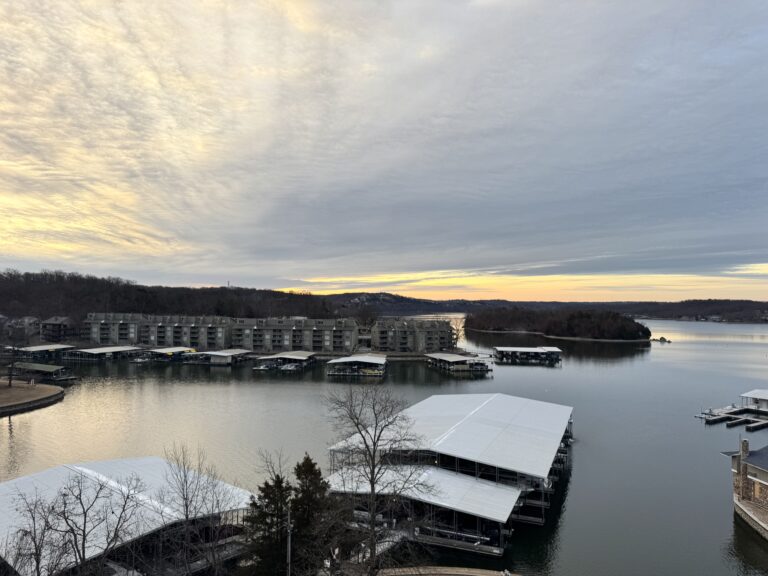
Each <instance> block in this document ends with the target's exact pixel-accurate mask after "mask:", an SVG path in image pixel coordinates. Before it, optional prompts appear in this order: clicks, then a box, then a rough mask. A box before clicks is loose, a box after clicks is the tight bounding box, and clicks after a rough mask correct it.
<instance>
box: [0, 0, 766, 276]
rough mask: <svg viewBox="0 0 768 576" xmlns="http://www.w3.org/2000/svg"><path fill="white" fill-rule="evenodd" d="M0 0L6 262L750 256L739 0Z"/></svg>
mask: <svg viewBox="0 0 768 576" xmlns="http://www.w3.org/2000/svg"><path fill="white" fill-rule="evenodd" d="M3 10H4V11H5V13H4V14H3V16H4V18H2V21H3V23H2V24H0V55H1V56H2V58H0V62H1V63H0V102H2V104H0V111H2V113H3V119H0V158H3V159H5V160H6V162H7V163H6V164H2V163H0V202H2V201H3V198H5V203H4V204H0V207H3V208H6V209H7V207H8V206H14V207H15V209H16V210H18V213H19V215H20V216H19V218H18V220H19V221H18V222H15V223H13V224H10V223H8V222H6V223H2V219H0V241H2V242H3V244H5V246H0V253H2V254H5V256H4V257H5V259H6V260H7V261H8V262H9V263H16V264H18V265H19V266H21V267H28V268H35V267H37V266H42V265H46V266H48V265H52V266H53V267H68V268H80V269H86V270H91V271H95V272H100V273H101V272H104V271H109V272H110V273H115V274H122V275H126V276H130V277H134V278H137V279H139V280H143V281H158V282H169V283H186V282H193V283H221V282H222V281H225V280H226V279H232V280H233V281H236V282H238V283H240V284H252V285H257V284H258V285H262V286H285V285H287V284H292V285H296V282H287V280H288V279H291V280H294V279H295V280H297V281H298V280H299V279H302V278H311V277H313V276H340V275H353V274H374V273H387V272H419V271H425V270H473V271H483V273H487V274H500V273H504V272H511V273H522V274H528V275H536V274H552V273H557V274H567V273H571V274H583V273H590V274H596V273H617V274H622V273H688V274H719V273H722V272H723V271H725V270H728V269H731V268H733V267H736V266H739V265H744V264H750V263H759V262H768V244H767V243H766V242H765V222H766V218H767V217H768V191H767V190H766V181H767V180H768V168H767V167H766V164H765V162H764V158H765V155H766V146H767V145H766V140H765V137H764V135H765V134H766V133H767V132H768V111H767V110H766V108H765V105H764V103H765V101H766V99H768V68H766V67H765V66H764V61H765V56H766V54H768V32H767V31H766V30H765V27H764V25H763V24H764V23H765V22H766V19H767V17H768V7H766V5H765V4H764V3H763V2H759V1H757V0H754V1H746V2H740V3H738V4H733V3H719V2H706V3H705V4H703V5H702V4H701V3H699V2H690V1H681V2H676V3H672V4H670V3H669V2H665V1H662V0H650V1H648V2H642V3H627V2H622V3H606V2H597V1H595V2H581V3H573V2H568V1H565V0H560V1H552V2H529V1H525V0H519V1H513V2H479V3H478V2H454V3H444V2H437V1H435V2H419V3H414V2H409V1H405V0H403V1H400V2H388V3H380V2H355V3H352V2H323V3H320V2H318V3H311V2H296V3H286V4H285V5H277V4H273V3H270V2H254V3H251V2H244V3H237V2H236V3H222V4H221V5H215V4H210V5H206V6H196V5H193V4H190V3H186V2H168V3H165V2H164V3H162V4H157V3H141V2H136V3H121V2H114V3H113V4H108V5H106V7H104V8H97V7H94V6H93V5H91V4H89V3H83V4H82V6H81V5H78V3H76V2H75V3H68V4H61V3H56V2H50V3H45V2H42V3H41V2H23V1H20V2H14V3H12V5H11V4H9V5H7V6H6V7H4V8H3ZM41 216H44V217H45V218H44V219H42V220H40V217H41ZM50 218H59V225H57V226H56V227H55V229H54V230H51V231H48V232H46V231H45V230H42V231H41V230H40V226H42V225H44V224H41V222H43V223H44V222H45V221H46V219H50ZM11 225H12V226H13V229H12V230H11ZM4 226H6V227H7V230H6V231H5V235H3V227H4ZM11 237H13V238H16V239H20V240H21V241H20V242H15V243H14V245H10V238H11ZM59 245H61V246H64V248H60V249H59V248H56V246H59ZM66 246H69V247H68V248H67V247H66ZM36 247H39V248H40V250H37V249H36ZM57 250H58V252H57ZM542 263H543V265H542ZM459 284H460V283H459Z"/></svg>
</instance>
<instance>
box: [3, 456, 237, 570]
mask: <svg viewBox="0 0 768 576" xmlns="http://www.w3.org/2000/svg"><path fill="white" fill-rule="evenodd" d="M168 470H169V464H168V462H167V461H166V460H164V459H162V458H156V457H147V458H127V459H122V460H106V461H100V462H86V463H82V464H67V465H64V466H57V467H55V468H49V469H48V470H44V471H42V472H38V473H36V474H30V475H29V476H24V477H22V478H17V479H15V480H9V481H7V482H3V483H0V510H2V514H0V541H5V539H6V537H12V536H13V534H14V533H15V532H16V530H18V529H19V527H21V526H22V525H23V523H24V516H23V515H22V514H21V513H20V512H19V510H17V507H18V494H19V493H20V492H21V493H24V494H28V495H30V496H32V495H34V493H35V491H37V492H38V493H39V494H40V496H41V497H42V498H44V499H45V500H46V501H51V500H53V499H54V498H55V497H56V495H57V494H58V492H59V490H60V489H61V488H62V486H64V485H65V484H66V482H68V481H69V479H70V478H71V477H72V476H73V475H81V476H82V477H83V478H84V480H85V486H86V489H91V490H93V489H94V488H95V486H97V484H98V483H102V484H103V483H106V484H107V485H108V486H109V488H110V490H111V491H110V497H114V498H118V497H119V496H118V495H119V493H120V491H121V490H123V491H124V490H125V489H126V481H127V480H128V478H130V477H131V475H136V476H137V477H138V478H139V479H140V480H141V482H142V484H143V488H144V489H143V491H142V493H141V495H140V498H139V502H140V504H141V507H140V509H139V513H138V514H137V516H136V517H135V519H134V521H133V522H132V524H131V527H130V533H129V534H128V536H129V537H128V538H127V540H128V541H130V540H134V539H136V538H139V537H141V536H143V535H145V534H148V533H150V532H153V531H155V530H157V529H159V528H162V527H163V526H165V525H167V524H170V523H172V522H176V521H178V520H181V519H183V518H184V515H183V511H182V506H181V501H180V500H179V499H178V497H174V495H173V492H172V491H169V490H167V480H166V473H167V471H168ZM214 482H217V485H218V486H219V487H220V489H221V490H222V491H226V494H227V496H228V498H227V499H228V500H229V502H231V507H230V506H228V507H230V509H232V510H235V509H241V508H246V507H247V506H248V504H249V501H250V496H251V495H250V493H249V492H247V491H246V490H243V489H241V488H238V487H236V486H232V485H230V484H227V483H225V482H221V481H214ZM103 529H105V528H103ZM97 530H98V529H97ZM100 537H101V538H100ZM103 538H104V536H103V533H97V532H94V533H93V534H92V535H91V539H90V542H91V543H92V546H90V547H89V549H88V550H87V552H86V555H87V557H88V558H95V557H97V556H99V554H101V550H100V549H99V547H98V542H99V540H100V539H101V541H102V542H103ZM0 553H2V550H0ZM6 560H8V561H10V560H11V559H6ZM68 561H69V563H70V564H72V563H73V562H74V559H73V558H72V557H71V556H69V557H68ZM19 569H21V568H20V567H19ZM22 576H26V572H24V571H22Z"/></svg>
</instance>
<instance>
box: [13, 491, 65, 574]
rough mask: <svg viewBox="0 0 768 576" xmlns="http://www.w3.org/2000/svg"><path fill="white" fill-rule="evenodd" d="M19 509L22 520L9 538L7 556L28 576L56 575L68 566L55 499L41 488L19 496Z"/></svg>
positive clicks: (17, 506)
mask: <svg viewBox="0 0 768 576" xmlns="http://www.w3.org/2000/svg"><path fill="white" fill-rule="evenodd" d="M16 512H17V514H18V516H19V517H20V518H21V519H22V524H21V525H20V526H18V527H17V529H16V531H15V532H14V533H13V534H12V535H11V536H10V537H9V538H8V539H7V540H6V542H5V544H4V552H3V557H4V558H6V560H7V561H8V563H9V564H11V565H12V566H13V567H14V569H15V570H16V572H18V573H19V574H22V575H24V576H53V575H54V574H56V573H57V572H59V571H60V570H61V569H62V568H63V567H64V559H65V556H66V546H65V545H64V542H63V539H62V537H61V534H60V533H59V532H57V531H56V530H54V521H55V514H54V508H53V503H52V502H49V501H47V500H46V499H45V498H44V497H43V496H42V495H41V494H40V492H39V491H38V490H35V492H34V494H31V495H28V494H25V493H23V492H19V493H18V495H17V496H16Z"/></svg>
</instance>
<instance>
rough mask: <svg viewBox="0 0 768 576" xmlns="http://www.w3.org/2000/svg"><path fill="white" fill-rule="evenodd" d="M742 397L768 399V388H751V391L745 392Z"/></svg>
mask: <svg viewBox="0 0 768 576" xmlns="http://www.w3.org/2000/svg"><path fill="white" fill-rule="evenodd" d="M741 397H742V398H753V399H754V400H768V390H765V389H762V388H757V389H755V390H750V391H749V392H744V394H742V395H741Z"/></svg>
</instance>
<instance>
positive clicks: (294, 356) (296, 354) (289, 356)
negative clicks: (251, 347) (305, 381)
mask: <svg viewBox="0 0 768 576" xmlns="http://www.w3.org/2000/svg"><path fill="white" fill-rule="evenodd" d="M314 355H315V353H314V352H308V351H306V350H293V351H291V352H280V353H278V354H272V355H271V356H260V357H259V360H283V359H284V360H300V361H303V360H309V359H310V358H312V356H314Z"/></svg>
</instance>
